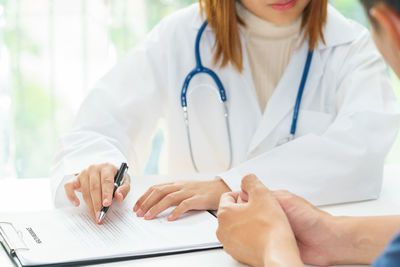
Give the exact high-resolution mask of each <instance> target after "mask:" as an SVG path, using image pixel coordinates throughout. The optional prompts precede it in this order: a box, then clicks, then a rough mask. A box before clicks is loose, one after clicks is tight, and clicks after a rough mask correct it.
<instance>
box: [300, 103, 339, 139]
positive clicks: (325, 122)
mask: <svg viewBox="0 0 400 267" xmlns="http://www.w3.org/2000/svg"><path fill="white" fill-rule="evenodd" d="M333 120H334V115H333V114H330V113H325V112H320V111H312V110H301V111H300V114H299V120H298V124H297V132H296V137H300V136H304V135H307V134H310V133H312V134H316V135H322V134H324V133H325V132H326V130H327V129H328V128H329V126H330V125H331V124H332V122H333Z"/></svg>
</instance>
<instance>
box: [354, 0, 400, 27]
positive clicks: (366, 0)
mask: <svg viewBox="0 0 400 267" xmlns="http://www.w3.org/2000/svg"><path fill="white" fill-rule="evenodd" d="M361 2H362V3H363V4H364V7H365V10H366V11H367V14H368V16H369V19H370V21H371V22H372V24H374V26H375V27H378V26H379V25H378V22H377V21H376V20H375V19H374V18H373V17H372V16H371V15H370V13H369V10H370V9H371V8H373V7H374V5H376V4H378V3H383V4H387V5H389V6H390V7H391V8H393V9H394V11H396V12H397V13H398V14H400V1H399V0H361Z"/></svg>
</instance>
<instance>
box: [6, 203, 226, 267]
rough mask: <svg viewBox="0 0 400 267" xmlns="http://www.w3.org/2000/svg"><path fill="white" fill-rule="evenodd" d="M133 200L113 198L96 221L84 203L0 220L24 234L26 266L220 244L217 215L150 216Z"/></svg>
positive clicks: (20, 254) (8, 216)
mask: <svg viewBox="0 0 400 267" xmlns="http://www.w3.org/2000/svg"><path fill="white" fill-rule="evenodd" d="M132 203H133V202H132V201H129V199H126V200H125V201H124V203H123V204H119V203H114V204H113V205H112V206H111V208H110V209H109V210H108V212H107V215H106V219H105V221H104V224H103V225H96V224H95V223H94V222H93V220H92V218H91V217H90V215H89V214H88V211H87V210H86V209H85V208H71V209H62V210H52V211H45V212H35V213H20V214H8V215H2V214H0V221H5V219H6V220H10V221H11V222H13V225H14V226H15V228H16V229H18V231H20V232H21V233H22V236H23V240H24V242H25V243H26V245H27V246H28V247H29V250H18V251H17V255H18V257H19V258H20V260H21V261H22V263H23V264H27V265H29V264H45V263H52V262H57V263H60V262H70V261H78V260H88V259H99V258H102V259H103V258H110V257H122V256H137V255H146V254H154V253H162V252H173V251H179V250H189V249H196V248H205V247H219V246H220V244H219V242H218V240H217V238H216V235H215V232H216V229H217V220H216V219H215V218H214V217H213V216H212V215H211V214H209V213H208V212H197V211H192V212H188V213H186V214H184V215H183V216H182V218H180V219H178V220H177V221H174V222H169V221H167V218H166V217H167V215H168V214H169V212H170V211H171V209H170V210H168V211H166V212H164V213H162V214H161V215H159V216H158V217H157V218H156V219H154V220H149V221H148V220H144V219H143V218H138V217H137V216H136V214H135V213H134V212H133V211H132V207H131V205H132Z"/></svg>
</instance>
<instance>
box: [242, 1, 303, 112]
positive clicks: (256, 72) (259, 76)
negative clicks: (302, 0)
mask: <svg viewBox="0 0 400 267" xmlns="http://www.w3.org/2000/svg"><path fill="white" fill-rule="evenodd" d="M236 10H237V13H238V15H239V17H240V18H241V19H242V20H243V22H244V23H245V24H246V26H245V27H244V38H245V42H246V49H247V54H248V58H249V62H250V68H251V73H252V76H253V82H254V86H255V89H256V91H257V96H258V102H259V104H260V108H261V112H262V113H263V112H264V110H265V107H266V105H267V103H268V101H269V99H270V98H271V96H272V94H273V93H274V90H275V88H276V87H277V86H278V83H279V81H280V80H281V78H282V76H283V74H284V72H285V70H286V67H287V66H288V64H289V61H290V59H291V57H292V55H293V52H294V51H295V49H296V48H297V45H298V39H299V35H300V28H301V18H299V19H297V20H296V21H294V22H292V23H290V24H286V25H275V24H272V23H270V22H267V21H265V20H263V19H261V18H259V17H257V16H256V15H254V14H253V13H251V12H250V11H249V10H248V9H246V8H245V7H244V6H243V5H242V4H241V3H239V1H238V3H237V5H236Z"/></svg>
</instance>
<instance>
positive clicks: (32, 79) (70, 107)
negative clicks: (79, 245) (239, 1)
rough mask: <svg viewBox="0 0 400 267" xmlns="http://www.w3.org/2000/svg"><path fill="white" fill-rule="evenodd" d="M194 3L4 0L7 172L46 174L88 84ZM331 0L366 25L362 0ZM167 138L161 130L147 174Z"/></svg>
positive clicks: (0, 57)
mask: <svg viewBox="0 0 400 267" xmlns="http://www.w3.org/2000/svg"><path fill="white" fill-rule="evenodd" d="M194 2H196V1H195V0H79V1H69V0H35V1H29V0H0V77H1V78H0V177H47V176H48V175H49V168H50V166H51V163H52V159H53V156H54V153H55V151H56V148H57V141H58V137H59V136H60V135H61V134H62V133H63V132H64V131H66V130H67V129H68V128H69V127H70V125H71V123H72V120H73V117H74V114H75V113H76V112H77V110H78V108H79V106H80V104H81V102H82V100H83V98H84V97H85V95H86V94H87V92H88V90H89V89H90V88H91V87H93V85H94V84H95V82H96V81H97V80H98V79H99V78H100V77H101V76H102V75H103V74H104V73H105V72H106V71H107V70H109V69H110V68H111V66H113V65H114V64H115V63H116V61H117V60H118V59H119V58H121V57H123V55H124V54H125V53H126V52H127V51H128V50H129V49H130V48H131V47H133V46H134V45H135V44H137V43H138V42H139V41H140V40H141V39H142V38H143V37H144V36H145V35H146V33H147V32H148V31H149V30H150V29H151V28H152V27H153V26H154V25H155V24H156V23H157V22H158V21H159V20H160V19H161V18H162V17H164V16H166V15H167V14H169V13H171V12H174V11H175V10H177V9H179V8H182V7H185V6H187V5H190V4H191V3H194ZM331 2H332V4H334V5H335V6H336V7H338V8H339V9H340V10H341V11H342V12H343V13H344V14H345V15H346V16H348V17H352V18H355V19H356V20H358V21H360V22H361V23H364V24H366V18H365V16H364V11H363V10H362V8H361V6H360V4H359V3H358V2H357V1H348V0H334V1H331ZM392 77H393V83H394V84H396V85H398V84H397V79H395V78H394V75H393V74H392ZM396 88H400V87H399V86H396ZM397 93H398V95H400V93H399V92H397ZM162 142H163V135H162V133H161V132H158V133H157V134H156V136H155V138H154V147H155V148H156V149H154V151H153V152H154V153H153V155H152V156H151V157H152V158H151V160H150V161H149V165H148V168H147V172H148V173H156V172H157V167H158V166H157V159H158V152H159V151H158V150H157V147H158V148H159V147H160V146H161V144H162ZM397 146H399V145H397ZM395 151H399V152H395V153H392V154H391V157H390V159H389V161H390V162H393V161H398V160H400V155H399V154H398V153H400V149H396V150H395Z"/></svg>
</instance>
